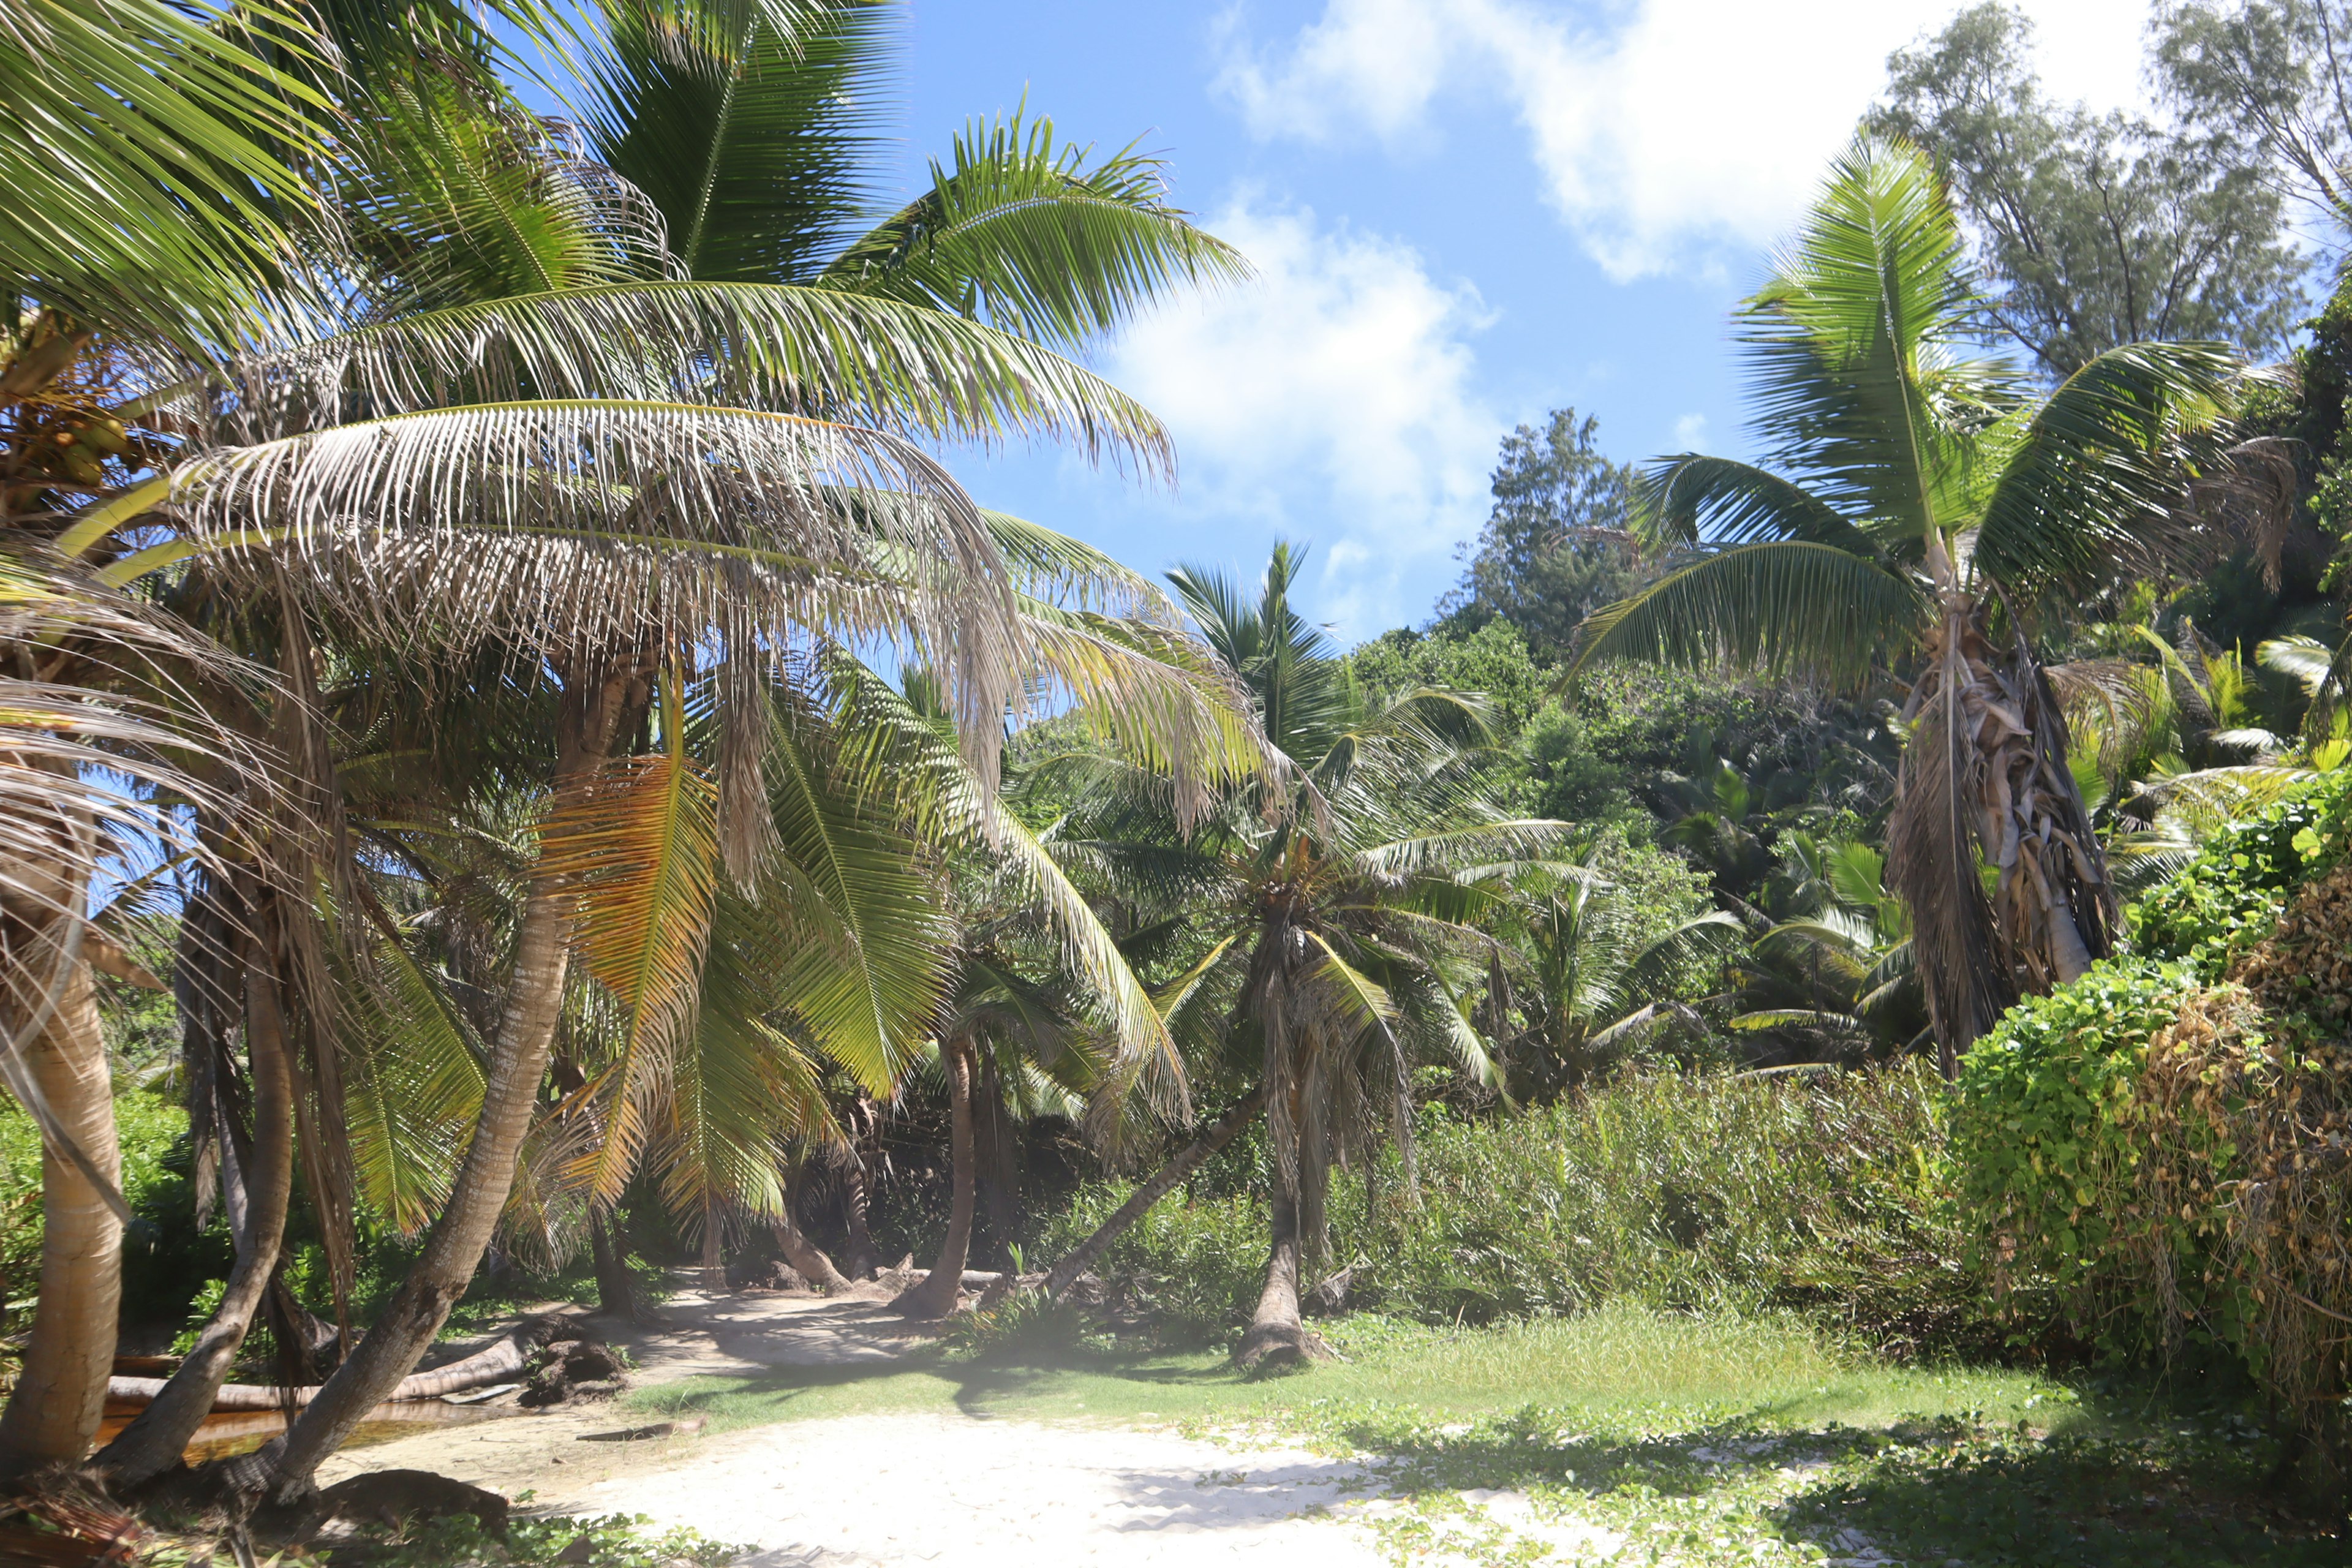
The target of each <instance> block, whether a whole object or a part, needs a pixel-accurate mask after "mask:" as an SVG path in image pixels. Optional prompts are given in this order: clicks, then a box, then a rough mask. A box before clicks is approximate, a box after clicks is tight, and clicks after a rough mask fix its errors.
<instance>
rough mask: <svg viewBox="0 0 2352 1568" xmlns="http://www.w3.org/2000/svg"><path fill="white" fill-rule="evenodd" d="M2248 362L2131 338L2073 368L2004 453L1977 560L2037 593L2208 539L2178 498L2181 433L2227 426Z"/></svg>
mask: <svg viewBox="0 0 2352 1568" xmlns="http://www.w3.org/2000/svg"><path fill="white" fill-rule="evenodd" d="M2241 374H2242V365H2241V364H2240V363H2239V362H2238V360H2237V358H2236V356H2235V355H2233V354H2232V353H2231V352H2230V351H2229V350H2228V349H2226V348H2224V347H2223V346H2221V344H2219V343H2127V344H2126V345H2124V346H2123V347H2121V348H2116V349H2110V350H2108V351H2107V352H2106V353H2103V354H2101V355H2099V356H2098V357H2097V358H2096V359H2094V360H2093V361H2091V363H2088V364H2086V365H2084V367H2083V368H2082V369H2081V370H2078V371H2076V372H2075V373H2074V374H2073V375H2071V376H2068V377H2067V378H2066V380H2065V382H2064V384H2062V385H2061V386H2060V387H2059V388H2058V389H2057V391H2055V392H2053V393H2052V394H2051V395H2050V396H2049V397H2048V398H2047V399H2045V400H2044V401H2043V402H2042V404H2041V405H2038V406H2037V407H2036V408H2035V409H2034V410H2033V413H2032V417H2031V419H2030V420H2029V421H2027V422H2026V423H2025V424H2024V425H2023V426H2022V427H2021V430H2020V431H2019V434H2018V437H2017V440H2016V442H2015V445H2014V446H2013V447H2011V449H2009V450H2006V451H2004V452H2002V453H2001V454H2000V458H2001V461H2000V468H1999V473H2000V478H1999V480H1998V482H1997V483H1996V484H1994V485H1993V487H1992V489H1991V492H1990V496H1989V498H1988V499H1987V500H1986V501H1985V503H1984V511H1983V518H1982V521H1981V524H1980V526H1979V529H1978V532H1977V536H1976V543H1975V549H1974V552H1973V557H1972V559H1973V563H1974V565H1975V569H1976V570H1977V571H1979V572H1980V573H1983V574H1986V575H1988V576H1990V577H1991V578H1992V579H1993V580H1994V581H1995V582H1998V583H2000V584H2004V585H2005V586H2008V587H2009V588H2011V590H2012V591H2022V592H2024V593H2027V594H2035V593H2039V592H2042V591H2055V590H2065V589H2072V588H2080V587H2083V586H2085V585H2088V584H2095V583H2097V582H2102V581H2106V580H2110V579H2112V578H2113V577H2114V575H2115V574H2116V572H2117V571H2118V570H2119V569H2121V570H2126V571H2138V572H2152V571H2156V570H2159V569H2160V568H2162V567H2164V566H2166V565H2168V564H2171V563H2177V562H2179V561H2180V560H2182V559H2184V558H2185V557H2186V556H2187V555H2188V554H2189V552H2192V551H2193V550H2195V549H2197V548H2200V547H2201V545H2202V542H2201V541H2200V539H2199V538H2198V537H2197V535H2198V534H2199V532H2200V525H2199V524H2198V522H2197V521H2196V520H2195V518H2194V516H2193V514H2191V513H2189V512H2188V511H2187V510H2185V509H2184V508H2183V507H2182V505H2181V502H2182V500H2183V494H2182V485H2181V480H2180V468H2181V459H2182V458H2183V457H2184V456H2185V455H2187V454H2184V452H2183V450H2182V448H2181V445H2180V443H2181V442H2182V440H2183V439H2184V438H2185V437H2197V436H2200V435H2210V434H2211V433H2213V432H2215V431H2216V430H2217V429H2220V428H2222V427H2224V425H2225V419H2226V415H2227V412H2228V410H2229V409H2230V408H2231V406H2233V405H2234V404H2235V402H2236V400H2237V399H2236V387H2237V384H2238V378H2239V377H2240V376H2241ZM2208 460H2209V462H2210V463H2212V464H2219V463H2221V462H2222V461H2224V460H2225V459H2224V458H2223V456H2222V454H2221V453H2220V452H2218V451H2215V452H2211V453H2210V454H2209V455H2208Z"/></svg>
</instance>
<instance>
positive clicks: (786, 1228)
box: [776, 1199, 851, 1296]
mask: <svg viewBox="0 0 2352 1568" xmlns="http://www.w3.org/2000/svg"><path fill="white" fill-rule="evenodd" d="M784 1206H785V1209H786V1212H785V1213H783V1214H780V1215H777V1216H776V1245H777V1246H779V1247H782V1248H783V1249H784V1261H785V1262H787V1263H789V1264H791V1265H792V1266H793V1271H794V1272H795V1273H797V1274H799V1275H800V1277H801V1278H802V1279H805V1280H807V1281H808V1282H809V1284H810V1285H811V1286H813V1287H814V1288H815V1289H819V1290H822V1291H824V1293H825V1294H826V1295H828V1296H837V1295H839V1294H840V1293H841V1292H842V1291H844V1290H846V1289H849V1287H850V1284H851V1281H850V1279H849V1278H848V1277H847V1276H846V1275H845V1274H843V1273H842V1271H841V1270H840V1269H838V1268H835V1267H834V1266H833V1259H832V1258H829V1257H827V1256H826V1255H825V1250H824V1248H823V1247H819V1246H818V1245H817V1244H816V1243H815V1242H814V1241H811V1240H810V1239H809V1238H808V1237H807V1236H805V1235H804V1234H803V1232H802V1230H801V1227H800V1226H796V1225H794V1224H793V1216H792V1214H791V1212H790V1210H791V1207H792V1205H791V1200H789V1199H787V1200H786V1201H785V1205H784Z"/></svg>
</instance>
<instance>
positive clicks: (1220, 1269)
mask: <svg viewBox="0 0 2352 1568" xmlns="http://www.w3.org/2000/svg"><path fill="white" fill-rule="evenodd" d="M1134 1190H1135V1189H1134V1188H1133V1186H1131V1185H1130V1184H1128V1183H1125V1182H1097V1183H1089V1184H1087V1185H1085V1186H1083V1187H1080V1188H1079V1189H1078V1191H1077V1193H1076V1196H1075V1197H1074V1198H1073V1200H1072V1202H1071V1204H1070V1206H1069V1207H1068V1208H1067V1209H1066V1210H1065V1211H1064V1212H1063V1213H1061V1214H1060V1215H1055V1217H1054V1218H1053V1219H1052V1220H1051V1221H1049V1222H1048V1223H1047V1224H1046V1226H1045V1230H1044V1233H1043V1234H1042V1235H1041V1237H1039V1239H1038V1243H1037V1246H1036V1247H1035V1249H1034V1250H1035V1252H1036V1255H1037V1256H1038V1257H1039V1258H1059V1257H1060V1256H1061V1255H1062V1254H1063V1253H1065V1252H1067V1251H1068V1250H1070V1248H1072V1247H1076V1245H1077V1244H1078V1243H1079V1242H1080V1241H1083V1240H1084V1239H1086V1237H1088V1236H1090V1235H1092V1234H1093V1233H1094V1230H1095V1228H1096V1227H1097V1226H1099V1225H1101V1224H1102V1222H1103V1221H1104V1220H1106V1219H1108V1218H1109V1217H1110V1215H1111V1211H1113V1210H1114V1209H1116V1208H1118V1206H1119V1205H1121V1204H1123V1203H1125V1202H1126V1201H1127V1199H1128V1196H1129V1194H1131V1193H1132V1192H1133V1191H1134ZM1269 1239H1270V1237H1269V1234H1268V1232H1267V1228H1266V1211H1265V1199H1264V1198H1263V1197H1262V1196H1260V1195H1257V1194H1252V1193H1249V1192H1247V1191H1242V1192H1234V1193H1229V1194H1223V1195H1218V1196H1202V1197H1200V1198H1197V1199H1191V1200H1188V1198H1187V1197H1186V1195H1185V1194H1183V1193H1182V1192H1181V1191H1179V1192H1175V1193H1171V1194H1169V1195H1168V1196H1167V1197H1165V1198H1162V1199H1161V1200H1160V1202H1159V1203H1157V1204H1155V1205H1152V1207H1151V1208H1150V1210H1149V1211H1147V1212H1146V1213H1145V1214H1144V1215H1143V1217H1142V1218H1141V1219H1139V1220H1137V1221H1136V1222H1135V1224H1134V1225H1133V1226H1129V1229H1128V1231H1127V1233H1126V1234H1125V1235H1123V1236H1121V1237H1119V1238H1118V1240H1117V1241H1115V1242H1113V1243H1112V1244H1111V1247H1110V1249H1109V1250H1108V1252H1107V1253H1105V1254H1104V1256H1103V1258H1102V1259H1101V1260H1100V1261H1099V1262H1098V1263H1097V1265H1096V1268H1095V1271H1096V1272H1097V1274H1099V1275H1100V1276H1101V1277H1102V1279H1103V1281H1104V1283H1105V1284H1106V1286H1107V1287H1108V1289H1109V1290H1110V1292H1111V1295H1112V1298H1113V1300H1114V1301H1115V1303H1116V1304H1118V1306H1120V1307H1122V1308H1124V1309H1126V1310H1130V1311H1134V1312H1137V1313H1140V1314H1142V1315H1144V1316H1146V1317H1148V1318H1149V1319H1150V1321H1151V1323H1152V1325H1153V1327H1154V1328H1155V1330H1156V1331H1159V1332H1160V1333H1161V1334H1163V1335H1165V1336H1167V1337H1169V1338H1171V1339H1174V1340H1179V1341H1181V1340H1187V1339H1211V1338H1214V1337H1216V1336H1218V1335H1220V1334H1222V1333H1223V1332H1224V1331H1226V1330H1227V1329H1229V1328H1231V1327H1233V1326H1234V1324H1237V1323H1240V1322H1242V1321H1245V1320H1246V1319H1247V1318H1248V1316H1249V1312H1250V1309H1251V1308H1252V1307H1253V1306H1255V1304H1256V1301H1257V1295H1258V1290H1259V1289H1260V1288H1261V1287H1262V1286H1264V1284H1265V1255H1266V1247H1267V1246H1268V1243H1269Z"/></svg>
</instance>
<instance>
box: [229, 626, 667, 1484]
mask: <svg viewBox="0 0 2352 1568" xmlns="http://www.w3.org/2000/svg"><path fill="white" fill-rule="evenodd" d="M643 688H644V682H643V680H642V679H641V678H639V677H637V676H636V675H635V674H634V673H633V672H629V671H615V672H614V673H612V674H609V675H606V676H605V677H604V678H603V679H601V680H600V681H598V682H597V683H596V684H595V685H594V686H593V688H591V689H586V690H582V691H578V692H575V693H571V694H567V696H566V699H565V700H564V703H563V712H564V718H563V719H562V721H561V722H562V729H563V731H564V732H562V733H561V734H559V735H558V737H557V752H558V761H557V764H556V770H555V781H554V782H555V788H556V793H557V795H558V796H559V798H560V797H561V796H562V795H563V794H564V792H566V791H567V790H570V789H573V788H576V787H579V786H580V785H583V784H585V783H586V782H587V781H588V780H589V779H591V778H593V776H594V774H595V773H596V771H597V769H598V768H599V767H600V766H601V765H602V764H603V763H604V758H605V756H606V754H607V753H608V752H609V751H610V748H611V746H612V742H613V738H614V733H615V731H616V730H618V729H620V728H621V727H622V719H623V715H624V713H625V711H626V710H633V709H635V708H636V707H638V706H640V705H641V704H642V703H643V701H644V700H645V699H644V695H643ZM578 898H579V896H578V893H577V892H576V890H574V889H572V888H571V887H570V886H569V885H567V883H566V880H565V879H564V878H563V877H562V876H561V875H560V874H559V873H558V872H556V871H554V870H551V868H548V866H547V865H546V863H545V861H544V860H542V861H541V864H540V866H539V867H538V868H535V869H534V870H533V871H532V873H531V879H530V888H529V890H528V892H527V894H526V895H525V898H524V901H523V909H522V917H521V920H520V922H519V923H518V927H517V931H516V937H515V960H514V971H513V977H512V978H511V979H510V980H509V983H508V985H507V994H506V1005H505V1006H504V1008H503V1009H502V1011H501V1013H500V1016H499V1029H498V1034H497V1036H496V1037H495V1040H494V1043H493V1046H492V1049H491V1052H490V1063H489V1073H488V1081H487V1082H486V1083H484V1085H483V1086H482V1110H481V1114H480V1117H479V1119H478V1121H476V1123H475V1126H474V1137H473V1142H471V1143H470V1144H468V1145H467V1149H466V1159H465V1163H464V1164H463V1165H461V1166H460V1167H459V1168H458V1172H457V1181H456V1183H455V1184H453V1185H452V1186H451V1188H450V1192H449V1200H448V1202H447V1203H446V1205H443V1207H442V1210H441V1214H440V1217H439V1218H437V1219H436V1220H435V1221H434V1223H433V1230H432V1233H431V1235H429V1236H428V1237H426V1238H425V1250H424V1252H423V1253H422V1254H421V1255H420V1256H419V1257H418V1258H417V1260H416V1262H415V1264H414V1265H413V1266H412V1267H411V1268H409V1271H408V1274H407V1277H406V1278H405V1279H403V1280H402V1281H401V1282H400V1289H398V1290H397V1291H395V1292H394V1295H393V1298H392V1300H391V1301H389V1302H388V1303H386V1305H385V1307H384V1309H383V1312H382V1313H381V1314H379V1315H378V1317H377V1319H376V1321H375V1324H374V1326H373V1327H372V1328H371V1329H369V1330H368V1331H367V1335H366V1337H365V1338H363V1339H362V1340H361V1341H360V1342H359V1348H358V1349H357V1350H355V1351H354V1352H352V1355H351V1357H350V1359H348V1360H347V1361H345V1362H344V1363H343V1364H342V1366H341V1368H340V1369H338V1370H337V1371H336V1373H335V1374H334V1376H332V1377H331V1378H329V1379H328V1380H327V1382H326V1384H325V1386H324V1387H323V1388H321V1389H320V1393H319V1397H318V1398H317V1399H315V1400H313V1401H311V1403H310V1406H309V1408H307V1409H306V1410H304V1411H303V1413H302V1415H301V1417H300V1419H299V1420H297V1421H296V1422H295V1423H294V1426H293V1428H292V1429H291V1430H290V1431H289V1432H288V1433H287V1434H286V1436H285V1438H284V1440H283V1442H282V1443H280V1444H272V1445H271V1446H270V1447H267V1448H264V1449H263V1450H262V1451H261V1452H260V1453H259V1454H257V1455H254V1456H251V1457H250V1458H249V1459H248V1460H240V1461H237V1462H236V1468H235V1470H234V1473H233V1474H232V1476H231V1478H230V1479H231V1480H232V1482H233V1484H236V1485H239V1486H253V1485H267V1486H268V1488H269V1489H270V1491H271V1492H272V1494H273V1495H275V1496H276V1497H278V1499H279V1500H288V1501H290V1500H293V1499H294V1498H296V1497H298V1496H299V1495H300V1494H301V1493H302V1492H303V1491H304V1490H305V1489H307V1488H308V1487H309V1485H310V1476H311V1472H313V1471H314V1470H316V1469H317V1468H319V1465H320V1461H321V1460H323V1459H325V1458H327V1456H328V1455H330V1454H331V1453H333V1452H334V1451H335V1450H336V1449H337V1448H338V1447H341V1446H342V1443H343V1441H344V1439H345V1438H347V1437H349V1436H351V1433H352V1428H353V1427H355V1426H358V1425H359V1424H360V1422H361V1421H362V1419H364V1418H365V1416H366V1415H367V1413H368V1412H369V1411H371V1410H373V1409H374V1408H375V1407H376V1405H379V1404H381V1403H383V1400H384V1399H385V1398H386V1397H387V1396H388V1395H389V1394H391V1392H392V1390H393V1389H394V1388H395V1387H397V1386H398V1385H399V1384H400V1381H401V1380H402V1379H403V1378H404V1377H406V1376H407V1375H408V1374H409V1373H410V1372H411V1371H413V1370H414V1369H415V1366H416V1363H417V1361H418V1359H419V1358H420V1357H422V1356H423V1355H424V1353H425V1349H426V1347H428V1346H429V1345H431V1344H432V1342H433V1339H434V1336H435V1335H436V1334H437V1333H439V1332H440V1331H441V1325H442V1323H443V1322H445V1321H447V1319H448V1316H449V1309H450V1308H452V1307H454V1306H455V1305H457V1300H458V1298H460V1297H461V1296H463V1295H464V1294H465V1293H466V1287H467V1284H468V1283H469V1282H470V1281H471V1280H472V1279H473V1277H474V1270H475V1268H476V1267H477V1266H478V1265H479V1264H480V1262H481V1260H482V1253H483V1250H484V1249H485V1248H487V1247H488V1246H489V1244H490V1238H491V1237H492V1236H493V1235H494V1234H495V1233H496V1232H497V1230H498V1224H499V1215H500V1213H502V1212H503V1211H504V1209H505V1207H506V1202H507V1197H508V1195H509V1194H510V1193H511V1192H512V1191H513V1188H514V1173H515V1162H516V1160H517V1159H518V1158H519V1157H520V1154H521V1152H522V1144H523V1139H524V1137H525V1135H526V1134H528V1133H529V1132H530V1123H531V1117H532V1113H533V1112H534V1110H536V1109H537V1107H538V1101H539V1088H540V1080H541V1079H542V1078H544V1077H545V1076H546V1073H547V1068H548V1058H549V1056H550V1054H551V1047H552V1046H553V1044H554V1039H555V1026H556V1022H557V1019H558V1018H559V1016H561V1014H562V1008H563V984H564V979H565V976H566V975H567V973H569V971H570V956H571V952H570V950H571V941H572V920H573V916H574V911H575V909H576V906H577V904H578Z"/></svg>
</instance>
